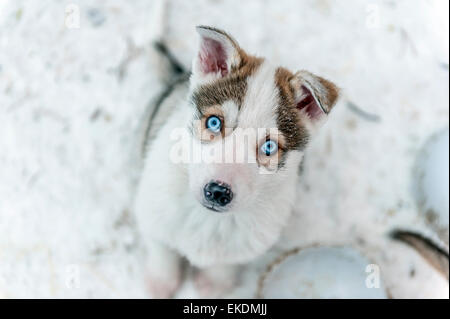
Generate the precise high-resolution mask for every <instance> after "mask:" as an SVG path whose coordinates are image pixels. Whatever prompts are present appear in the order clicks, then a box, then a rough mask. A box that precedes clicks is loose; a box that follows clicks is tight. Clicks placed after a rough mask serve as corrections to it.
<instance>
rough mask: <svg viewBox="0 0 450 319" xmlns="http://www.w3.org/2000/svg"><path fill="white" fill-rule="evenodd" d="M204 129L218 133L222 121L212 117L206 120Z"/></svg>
mask: <svg viewBox="0 0 450 319" xmlns="http://www.w3.org/2000/svg"><path fill="white" fill-rule="evenodd" d="M206 128H207V129H208V130H210V131H211V132H213V133H219V132H220V130H221V129H222V120H221V119H220V118H218V117H217V116H215V115H212V116H210V117H208V119H207V120H206Z"/></svg>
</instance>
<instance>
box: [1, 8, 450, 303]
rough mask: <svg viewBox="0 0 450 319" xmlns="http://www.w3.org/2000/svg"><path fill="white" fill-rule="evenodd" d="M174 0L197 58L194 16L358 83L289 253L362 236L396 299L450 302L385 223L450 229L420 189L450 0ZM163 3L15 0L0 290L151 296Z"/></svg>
mask: <svg viewBox="0 0 450 319" xmlns="http://www.w3.org/2000/svg"><path fill="white" fill-rule="evenodd" d="M169 3H170V6H169V18H168V25H169V30H168V33H167V38H168V43H169V46H170V47H171V48H172V50H173V51H174V53H175V55H176V56H177V57H178V58H179V59H180V60H181V61H182V62H183V63H184V64H185V65H190V60H191V59H192V56H193V54H194V50H195V48H196V42H195V41H196V34H195V31H194V26H195V25H198V24H210V25H215V26H218V27H221V28H223V29H225V30H227V31H229V32H230V33H231V34H232V35H233V36H234V37H236V38H237V40H238V41H239V42H240V43H241V45H242V46H243V47H244V48H245V49H247V50H248V51H250V52H253V53H258V54H260V55H264V56H266V57H268V58H269V59H271V60H272V61H273V62H274V63H277V62H278V63H281V64H283V65H285V66H287V67H289V68H292V69H302V68H304V69H308V70H309V71H312V72H315V73H317V74H320V75H323V76H325V77H328V78H330V79H332V80H333V81H334V82H336V83H337V84H338V85H339V86H340V87H341V88H342V89H343V97H342V99H341V101H340V103H339V104H338V105H337V106H336V108H335V110H334V111H333V113H332V117H331V118H330V121H329V122H328V124H327V125H326V127H325V129H324V130H323V131H322V133H321V134H320V136H318V137H317V139H316V140H315V141H314V143H313V145H312V147H311V149H310V152H309V154H308V155H307V158H306V162H305V169H304V174H303V177H302V179H301V181H300V189H299V200H298V210H297V214H296V217H295V218H294V220H293V222H292V223H290V225H289V228H288V229H287V231H286V234H285V235H284V236H283V240H282V245H281V247H282V248H284V249H288V248H293V247H298V246H300V247H307V246H310V245H311V244H326V245H335V244H346V245H351V246H355V247H358V249H359V250H362V251H364V254H365V255H366V256H367V257H368V258H369V259H370V260H371V261H373V262H374V263H377V264H379V266H380V270H381V276H382V280H383V282H384V284H385V286H386V289H387V290H388V291H389V293H390V295H392V296H393V297H395V298H408V297H412V298H420V297H446V298H448V282H447V281H446V280H445V279H443V278H442V277H441V276H440V275H438V274H437V273H436V272H435V271H434V270H433V268H431V267H430V266H429V265H428V264H427V263H425V262H424V261H423V259H422V258H421V257H419V256H418V255H417V254H416V253H415V252H414V251H413V250H411V249H410V248H409V247H407V246H405V245H403V244H400V243H394V242H392V241H391V240H390V239H388V238H387V235H386V234H387V233H388V232H389V231H390V230H391V229H393V228H396V227H401V228H403V229H415V230H420V231H421V232H424V233H426V234H428V235H429V236H431V237H433V236H434V237H433V238H435V239H436V240H438V239H439V236H438V234H436V231H435V228H433V227H432V225H430V224H429V222H428V221H427V218H426V216H424V214H423V212H422V211H421V208H420V206H419V205H418V204H417V198H416V196H415V193H414V191H413V188H414V187H413V184H414V181H415V173H416V172H415V170H416V169H417V168H416V166H415V163H416V159H417V158H418V157H419V155H420V153H421V152H422V150H423V146H424V144H425V143H426V141H427V140H428V139H429V138H430V137H431V136H433V135H434V134H436V133H437V132H440V131H442V130H443V129H448V118H449V91H448V85H449V75H448V63H449V61H448V48H449V45H448V34H449V31H448V2H446V1H438V0H436V1H420V0H416V1H412V0H403V1H381V0H378V1H376V0H372V1H368V2H363V1H357V0H352V1H350V0H340V1H329V0H305V1H295V0H289V1H283V2H282V4H281V3H280V2H279V1H270V2H269V1H264V2H263V1H256V0H251V1H245V2H244V1H237V0H231V1H226V2H225V1H199V0H195V1H175V0H172V1H170V0H169ZM153 6H154V3H152V2H150V1H145V0H136V1H132V2H131V1H124V0H120V1H119V0H118V1H102V2H99V1H89V0H79V1H73V5H71V6H68V4H67V3H64V2H60V1H54V0H45V1H33V2H30V1H23V0H21V1H17V0H16V1H14V0H0V123H1V126H0V297H57V298H63V297H74V298H78V297H96V298H100V297H105V298H110V297H127V298H129V297H136V298H146V297H147V296H148V294H147V292H146V290H145V281H144V278H143V269H142V268H143V265H142V255H143V245H144V243H142V242H141V241H140V239H139V235H138V234H137V233H136V227H135V222H134V219H133V214H132V212H131V211H130V207H131V201H132V197H133V192H134V187H135V184H136V180H137V177H138V166H137V164H136V154H135V150H136V147H135V146H136V145H135V142H136V130H137V126H138V123H139V119H140V116H142V115H143V114H144V110H145V107H146V105H147V103H148V101H149V100H150V99H151V98H152V97H153V96H155V94H156V93H157V92H159V90H160V89H161V87H162V86H161V84H159V83H158V82H157V80H156V78H155V76H154V75H153V73H152V65H151V63H150V59H149V53H148V49H149V47H148V43H149V39H150V37H151V33H152V32H151V31H152V30H151V28H152V12H153V9H154V8H153ZM73 10H75V13H76V11H77V10H79V13H80V19H79V25H77V19H73V17H74V16H73V14H74V11H73ZM361 110H362V111H361ZM447 144H448V142H447ZM444 162H445V161H444ZM444 164H445V163H442V164H441V163H440V164H439V165H444ZM447 166H448V149H447ZM447 175H448V174H447ZM447 188H448V180H447ZM447 196H448V193H447ZM447 203H448V197H447ZM447 207H448V206H447ZM444 213H445V212H444ZM446 213H447V215H448V208H447V212H446ZM444 215H445V214H444ZM447 227H448V223H447ZM447 236H448V232H447ZM441 239H442V238H441ZM444 241H445V238H444ZM446 242H447V243H448V238H447V240H446ZM276 256H277V251H274V252H272V253H271V254H268V255H267V256H262V257H261V258H260V259H259V260H258V261H256V262H255V263H254V264H253V265H252V267H251V268H250V269H249V270H248V272H247V273H246V274H245V280H244V281H243V284H242V286H241V287H240V288H239V289H237V290H236V291H235V292H234V296H249V295H250V296H251V294H252V293H253V290H254V285H255V283H256V281H257V278H258V276H259V271H261V270H262V269H264V267H265V263H267V262H270V260H271V259H272V257H276ZM191 288H192V287H191V283H190V282H187V283H186V287H184V289H183V290H182V292H181V293H180V294H179V297H184V296H195V294H193V293H192V289H191Z"/></svg>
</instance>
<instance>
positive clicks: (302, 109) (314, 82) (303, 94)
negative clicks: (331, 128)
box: [290, 71, 339, 131]
mask: <svg viewBox="0 0 450 319" xmlns="http://www.w3.org/2000/svg"><path fill="white" fill-rule="evenodd" d="M290 85H291V87H292V88H293V90H294V99H295V104H296V108H297V110H298V111H299V114H300V120H301V121H302V123H304V124H305V125H306V127H307V128H308V129H309V130H310V131H316V130H317V129H318V128H320V127H321V126H322V125H323V124H324V123H325V121H326V119H327V115H328V113H329V112H330V111H331V109H332V108H333V106H334V105H335V104H336V101H337V100H338V97H339V89H338V88H337V86H336V85H334V84H333V83H331V82H330V81H328V80H325V79H324V78H321V77H319V76H316V75H314V74H312V73H310V72H308V71H299V72H297V73H295V74H294V76H293V77H292V79H291V80H290Z"/></svg>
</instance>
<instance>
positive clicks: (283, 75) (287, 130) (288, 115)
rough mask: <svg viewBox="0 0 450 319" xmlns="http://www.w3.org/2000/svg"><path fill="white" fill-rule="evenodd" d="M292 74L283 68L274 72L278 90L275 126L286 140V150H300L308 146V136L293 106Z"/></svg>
mask: <svg viewBox="0 0 450 319" xmlns="http://www.w3.org/2000/svg"><path fill="white" fill-rule="evenodd" d="M293 76H294V74H292V73H291V72H290V71H289V70H287V69H285V68H278V69H277V70H276V72H275V84H276V85H277V87H278V90H279V99H280V103H279V105H278V109H277V113H278V117H277V124H278V129H279V130H280V131H281V132H282V133H283V136H284V138H285V140H286V143H285V148H286V149H288V150H302V149H304V148H305V146H306V145H307V144H308V140H309V134H308V132H307V130H306V128H305V126H304V125H303V124H302V123H301V120H300V117H299V115H298V111H297V108H296V105H295V92H294V89H293V88H292V86H291V85H290V83H289V82H290V80H291V79H292V77H293Z"/></svg>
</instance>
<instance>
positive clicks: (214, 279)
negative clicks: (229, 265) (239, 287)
mask: <svg viewBox="0 0 450 319" xmlns="http://www.w3.org/2000/svg"><path fill="white" fill-rule="evenodd" d="M235 283H236V280H235V276H234V274H230V275H226V276H224V274H223V273H220V274H218V272H217V271H199V272H197V273H196V274H195V276H194V285H195V288H196V290H197V292H198V294H199V295H200V297H201V298H223V297H224V296H225V295H226V294H227V293H228V292H230V291H231V290H232V289H233V288H234V287H235Z"/></svg>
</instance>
